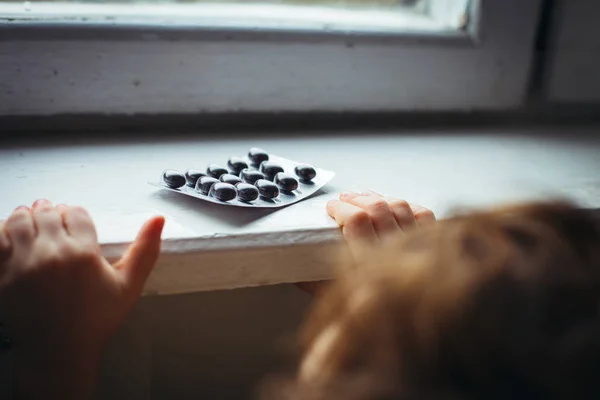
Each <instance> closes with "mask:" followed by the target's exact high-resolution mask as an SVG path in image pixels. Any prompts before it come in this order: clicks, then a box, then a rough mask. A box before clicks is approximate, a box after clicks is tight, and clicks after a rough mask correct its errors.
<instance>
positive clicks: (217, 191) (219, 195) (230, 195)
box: [209, 182, 237, 201]
mask: <svg viewBox="0 0 600 400" xmlns="http://www.w3.org/2000/svg"><path fill="white" fill-rule="evenodd" d="M209 196H212V197H214V198H215V199H218V200H221V201H229V200H233V199H235V198H236V197H237V190H236V188H235V186H233V185H232V184H230V183H225V182H217V183H215V184H214V185H213V186H212V187H211V188H210V193H209Z"/></svg>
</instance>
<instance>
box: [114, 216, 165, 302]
mask: <svg viewBox="0 0 600 400" xmlns="http://www.w3.org/2000/svg"><path fill="white" fill-rule="evenodd" d="M164 225H165V219H164V217H152V218H150V219H149V220H148V221H146V223H145V224H144V226H142V229H140V232H139V233H138V235H137V237H136V239H135V241H134V242H133V243H132V244H131V246H129V248H128V249H127V252H126V253H125V255H123V257H122V258H121V259H120V260H119V261H118V262H117V265H116V267H117V268H118V269H120V270H122V271H123V273H124V275H125V280H126V283H127V286H128V287H129V288H130V289H131V290H133V291H134V292H135V293H136V295H138V294H139V292H141V291H142V288H143V286H144V283H145V282H146V279H148V275H150V272H151V271H152V268H153V267H154V264H156V260H157V259H158V256H159V254H160V241H161V239H160V237H161V234H162V230H163V227H164Z"/></svg>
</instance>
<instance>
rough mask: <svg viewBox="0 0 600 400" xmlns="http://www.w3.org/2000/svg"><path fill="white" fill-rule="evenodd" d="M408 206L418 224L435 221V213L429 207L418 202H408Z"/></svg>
mask: <svg viewBox="0 0 600 400" xmlns="http://www.w3.org/2000/svg"><path fill="white" fill-rule="evenodd" d="M410 208H411V209H412V211H413V215H414V216H415V219H416V220H417V223H418V224H419V225H421V226H425V225H429V224H431V223H432V222H435V214H434V213H433V211H431V210H430V209H428V208H425V207H423V206H420V205H418V204H410Z"/></svg>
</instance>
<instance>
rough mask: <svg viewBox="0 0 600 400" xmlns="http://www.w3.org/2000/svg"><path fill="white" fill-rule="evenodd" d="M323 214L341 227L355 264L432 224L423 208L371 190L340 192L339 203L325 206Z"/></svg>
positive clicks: (428, 212)
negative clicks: (398, 239) (417, 229)
mask: <svg viewBox="0 0 600 400" xmlns="http://www.w3.org/2000/svg"><path fill="white" fill-rule="evenodd" d="M327 212H328V213H329V215H330V216H331V217H332V218H333V219H335V221H336V222H337V223H338V224H339V226H340V227H341V228H342V232H343V235H344V238H345V239H346V242H347V243H348V246H349V248H350V251H351V252H352V255H353V257H354V259H355V261H356V262H361V261H362V260H363V259H364V258H365V257H368V254H370V253H372V251H373V249H377V248H378V247H381V246H382V245H383V244H385V243H386V242H388V241H392V240H393V239H394V238H396V237H398V235H401V234H403V232H406V231H408V230H410V229H413V228H415V227H417V226H419V225H425V224H429V223H432V222H434V221H435V216H434V214H433V212H432V211H431V210H429V209H427V208H425V207H421V206H418V205H414V204H409V203H407V202H406V201H404V200H400V199H395V198H389V197H384V196H382V195H380V194H378V193H375V192H372V191H368V192H365V193H352V192H344V193H342V194H341V195H340V199H339V200H332V201H330V202H329V203H327Z"/></svg>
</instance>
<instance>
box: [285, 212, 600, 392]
mask: <svg viewBox="0 0 600 400" xmlns="http://www.w3.org/2000/svg"><path fill="white" fill-rule="evenodd" d="M599 310H600V229H599V225H598V223H597V221H596V220H594V218H593V217H592V214H591V213H590V212H589V211H583V210H578V209H576V208H573V207H571V206H569V205H564V204H539V205H530V206H522V207H513V208H505V209H500V210H495V211H491V212H487V213H477V214H471V215H466V216H459V217H456V218H453V219H450V220H446V221H442V222H439V223H437V224H436V225H433V226H431V227H427V228H423V229H420V230H415V231H414V232H411V233H410V234H408V235H406V236H405V237H404V238H402V239H401V240H400V241H399V242H398V244H397V245H396V246H393V251H382V250H380V251H379V252H374V254H373V260H372V263H370V265H367V266H362V267H361V268H359V269H358V270H357V271H355V272H352V273H347V274H344V276H342V277H341V278H340V279H338V280H337V282H336V283H335V284H334V285H333V286H332V287H331V289H329V290H328V291H327V292H326V293H325V294H324V296H323V297H322V298H321V299H320V300H319V301H318V304H317V307H316V309H315V311H314V313H313V315H312V316H311V318H310V319H309V321H308V324H307V326H306V330H305V342H304V345H305V353H304V358H303V361H302V364H301V368H300V374H299V379H298V382H296V383H295V384H294V385H293V387H289V388H287V390H286V392H287V393H286V394H285V395H282V396H281V397H280V398H288V399H297V400H325V399H328V400H333V399H336V400H378V399H575V398H577V399H581V398H596V399H597V398H600V312H599Z"/></svg>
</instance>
